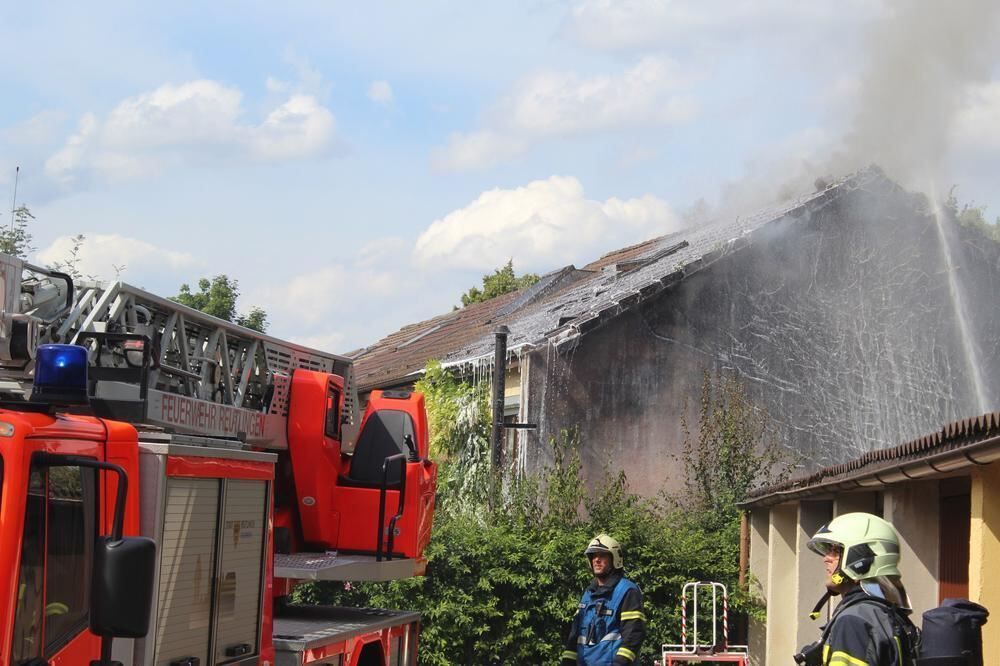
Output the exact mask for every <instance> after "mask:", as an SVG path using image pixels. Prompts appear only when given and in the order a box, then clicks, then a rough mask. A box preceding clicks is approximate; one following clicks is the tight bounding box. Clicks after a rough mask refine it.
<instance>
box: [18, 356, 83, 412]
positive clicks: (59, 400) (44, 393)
mask: <svg viewBox="0 0 1000 666" xmlns="http://www.w3.org/2000/svg"><path fill="white" fill-rule="evenodd" d="M87 365H88V362H87V349H86V348H85V347H80V346H78V345H39V346H38V351H37V352H36V354H35V383H34V387H33V388H32V390H31V400H32V402H47V403H51V404H59V405H85V404H87Z"/></svg>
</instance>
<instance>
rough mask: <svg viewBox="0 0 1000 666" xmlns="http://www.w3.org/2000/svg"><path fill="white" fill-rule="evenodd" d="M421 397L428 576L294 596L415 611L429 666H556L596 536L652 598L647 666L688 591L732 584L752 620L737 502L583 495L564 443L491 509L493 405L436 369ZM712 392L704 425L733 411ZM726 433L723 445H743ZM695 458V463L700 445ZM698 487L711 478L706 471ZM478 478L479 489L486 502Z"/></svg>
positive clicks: (599, 492) (720, 465) (740, 450)
mask: <svg viewBox="0 0 1000 666" xmlns="http://www.w3.org/2000/svg"><path fill="white" fill-rule="evenodd" d="M708 383H709V382H708V380H707V379H706V384H708ZM418 388H419V389H423V390H424V391H425V395H426V397H427V400H428V411H429V416H430V419H431V423H432V427H433V428H434V431H435V434H434V438H433V448H434V450H435V451H436V452H437V453H438V455H439V456H440V457H441V458H442V468H441V472H440V478H441V480H442V486H441V487H442V491H441V493H440V500H441V501H440V502H439V505H438V510H437V514H436V516H435V523H434V535H433V538H432V539H431V543H430V545H429V546H428V548H427V550H426V551H425V555H426V556H427V560H428V564H427V572H426V575H425V576H424V577H421V578H414V579H407V580H401V581H394V582H390V583H362V584H359V585H343V584H330V583H316V584H310V585H304V586H301V587H300V588H299V589H298V590H297V591H296V594H297V597H298V599H299V600H300V601H306V602H322V603H338V604H344V605H353V606H375V607H390V608H409V609H414V610H418V611H420V612H421V613H422V614H423V628H422V632H421V638H420V658H419V663H421V664H430V665H432V666H436V665H446V664H447V665H450V664H469V665H475V666H483V665H486V664H554V663H558V659H559V655H560V653H561V652H562V650H563V645H564V640H565V637H566V632H567V630H568V627H569V621H570V619H571V618H572V615H573V613H574V612H575V608H576V604H577V602H578V600H579V598H580V594H581V593H582V591H583V588H584V587H585V586H586V584H587V582H588V581H589V579H590V574H589V571H588V568H587V561H586V559H585V558H584V556H583V551H584V549H585V548H586V545H587V542H588V541H589V540H590V539H591V538H592V537H593V536H594V535H595V534H597V533H600V532H607V533H610V534H612V535H614V536H615V537H616V538H617V539H618V540H619V541H620V542H621V543H622V544H623V549H624V556H625V568H626V574H627V575H628V576H629V577H630V578H632V579H633V580H635V581H636V582H637V583H638V584H639V585H640V587H641V588H642V590H643V594H644V596H645V609H646V616H647V618H648V623H647V639H646V641H645V644H644V646H643V649H642V653H641V656H640V663H652V659H654V658H656V657H658V653H659V648H660V645H661V644H662V643H664V642H675V641H678V640H679V638H680V599H679V596H680V590H681V587H682V585H683V584H684V583H686V582H688V581H691V580H716V581H720V582H723V583H725V584H726V585H727V587H728V588H729V590H730V591H731V595H732V597H731V599H730V606H731V608H732V609H733V610H735V611H737V612H744V613H745V612H749V611H751V610H752V606H751V604H750V602H749V601H748V599H747V598H746V596H745V595H743V594H742V593H741V591H740V590H739V589H738V588H737V579H738V560H739V515H738V512H737V511H736V509H735V507H734V506H732V505H731V501H732V496H731V495H725V496H719V495H718V493H714V494H710V496H702V495H700V493H701V492H702V490H701V489H704V488H714V486H712V485H711V484H707V485H706V483H705V482H704V481H700V482H697V483H694V484H693V485H692V487H691V490H692V493H691V494H688V495H687V496H684V497H664V498H657V499H645V498H641V497H639V496H637V495H635V494H634V493H631V492H629V490H628V486H627V483H626V479H625V477H624V475H623V474H620V473H619V474H614V473H611V472H610V471H609V472H608V473H607V474H606V475H605V478H604V480H603V482H602V483H599V484H597V486H596V487H594V488H588V487H586V486H585V485H584V481H583V479H582V476H581V473H580V458H579V455H578V451H577V450H578V446H579V441H578V436H577V434H576V433H575V432H574V431H566V432H563V433H562V435H561V436H560V437H559V438H558V439H557V440H553V441H552V442H550V445H551V446H552V447H553V449H554V450H553V460H554V461H555V463H554V465H553V466H552V467H551V468H550V469H548V470H546V471H545V472H544V473H543V474H541V475H540V476H539V477H534V478H527V479H519V480H517V479H515V480H507V482H506V483H505V484H504V486H503V487H504V492H503V493H502V501H500V502H494V503H493V506H492V508H491V506H490V503H489V502H488V501H487V495H488V493H489V492H493V491H494V489H495V488H496V486H495V485H491V483H490V479H489V478H488V470H487V474H486V475H484V474H483V469H482V465H483V464H485V465H488V464H489V460H488V456H486V454H485V452H486V451H488V448H487V447H486V442H487V441H488V437H487V433H488V429H487V428H486V426H487V425H488V420H487V419H488V413H487V410H486V405H485V398H484V397H483V396H485V392H483V391H479V390H478V389H477V388H476V387H469V386H467V385H462V384H461V383H460V382H458V381H457V380H456V379H455V378H454V377H451V376H450V375H449V373H447V372H445V371H443V370H442V369H441V368H440V366H434V367H432V368H429V369H428V373H427V374H426V376H425V379H424V380H423V381H422V382H421V386H418ZM722 388H723V390H724V391H725V390H731V388H732V387H730V388H729V389H727V388H726V387H725V386H723V387H722ZM706 391H707V393H706V396H707V398H706V399H707V400H708V405H709V406H710V407H712V408H711V409H708V410H707V411H704V412H703V416H702V418H706V415H707V417H708V418H712V419H715V418H720V417H726V416H727V414H728V412H727V409H728V408H727V407H726V406H725V405H727V404H729V403H726V402H725V400H723V401H722V403H721V404H722V405H723V406H722V408H721V412H716V411H715V410H714V405H715V404H716V403H715V402H714V399H713V397H712V391H711V389H710V387H709V388H707V389H706ZM476 395H479V396H480V398H476V397H475V396H476ZM722 397H723V398H725V397H726V396H722ZM729 397H731V396H729ZM476 400H482V403H483V404H482V405H481V408H480V409H479V411H478V412H476V414H474V415H473V418H471V419H469V418H466V419H465V420H464V421H460V420H459V419H458V418H457V417H458V412H459V411H460V410H461V409H463V408H466V407H468V405H470V404H473V403H475V402H476ZM733 404H734V405H735V404H737V403H735V402H734V403H733ZM737 406H738V405H737ZM721 423H722V424H723V425H724V424H725V423H726V421H725V418H723V420H722V422H721ZM720 428H721V429H722V430H724V431H726V432H728V433H729V435H726V437H729V436H730V435H732V434H733V433H735V432H736V431H735V430H733V429H732V428H729V430H726V429H725V428H724V427H722V426H720ZM717 430H719V428H715V427H708V428H702V429H701V431H700V432H701V434H700V437H701V438H703V439H706V441H710V442H715V441H716V439H713V437H715V434H716V433H717ZM758 434H759V433H758ZM723 439H725V437H724V438H723ZM726 441H729V440H726ZM747 446H749V447H751V448H753V447H756V446H757V442H756V441H743V443H742V444H740V442H739V441H735V440H733V441H729V445H728V448H723V449H720V450H719V451H717V452H713V453H712V455H713V456H715V457H714V458H712V460H713V461H714V464H715V465H716V466H717V469H720V470H725V469H727V468H728V467H729V466H731V464H733V463H738V464H740V465H745V464H747V459H746V458H745V457H744V456H745V454H746V451H745V450H744V449H745V448H746V447H747ZM688 455H690V456H694V457H695V458H698V456H699V452H698V447H697V446H695V445H694V444H693V443H691V446H689V447H688ZM719 456H721V457H719ZM482 461H485V463H483V462H482ZM751 462H752V460H751ZM703 473H705V474H708V473H709V468H708V467H706V466H703ZM470 474H471V477H470V476H469V475H470ZM469 478H473V479H475V483H477V484H480V486H479V488H478V491H477V489H476V488H475V487H474V486H473V485H472V484H470V483H469ZM748 481H749V480H748ZM727 482H728V481H727ZM716 490H717V488H716ZM720 502H728V503H729V504H728V505H726V506H725V507H723V506H721V505H720V504H719V503H720ZM720 508H724V509H725V510H724V511H723V512H722V513H721V514H720V513H719V511H718V510H719V509H720Z"/></svg>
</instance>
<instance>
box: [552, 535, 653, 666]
mask: <svg viewBox="0 0 1000 666" xmlns="http://www.w3.org/2000/svg"><path fill="white" fill-rule="evenodd" d="M584 555H586V557H587V559H588V560H590V571H591V573H593V574H594V578H593V580H591V581H590V585H588V586H587V589H586V590H584V592H583V597H582V598H581V599H580V605H579V607H578V608H577V611H576V615H574V616H573V626H572V628H571V629H570V632H569V637H568V638H567V639H566V647H565V650H564V651H563V654H562V663H563V664H583V665H584V666H610V665H611V664H632V663H634V662H635V661H636V658H637V657H638V655H639V648H640V647H641V646H642V639H643V636H645V634H646V616H645V615H644V614H643V612H642V591H641V590H639V586H638V585H636V584H635V583H633V582H632V581H630V580H629V579H628V578H625V572H624V566H625V563H624V560H623V559H622V548H621V546H620V545H619V544H618V542H617V541H615V539H613V538H612V537H610V536H608V535H607V534H598V535H597V536H596V537H594V538H593V539H592V540H591V541H590V543H589V544H588V545H587V549H586V550H585V551H584Z"/></svg>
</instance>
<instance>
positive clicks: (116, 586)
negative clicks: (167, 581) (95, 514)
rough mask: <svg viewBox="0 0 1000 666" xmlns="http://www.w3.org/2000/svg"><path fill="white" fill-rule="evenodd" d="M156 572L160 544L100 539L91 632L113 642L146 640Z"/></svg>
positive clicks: (92, 589) (133, 539) (144, 540)
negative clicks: (114, 639)
mask: <svg viewBox="0 0 1000 666" xmlns="http://www.w3.org/2000/svg"><path fill="white" fill-rule="evenodd" d="M155 568H156V542H154V541H153V540H152V539H147V538H146V537H123V538H121V539H117V540H116V539H114V538H113V537H101V538H100V539H98V541H97V549H96V551H95V553H94V570H93V573H92V577H91V585H90V631H91V632H92V633H94V634H96V635H98V636H102V637H109V638H112V637H118V638H142V637H143V636H145V635H146V633H147V632H148V631H149V615H150V608H151V607H152V602H153V579H154V577H155V575H156V571H155Z"/></svg>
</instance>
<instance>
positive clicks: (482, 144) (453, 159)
mask: <svg viewBox="0 0 1000 666" xmlns="http://www.w3.org/2000/svg"><path fill="white" fill-rule="evenodd" d="M527 149H528V142H527V141H525V140H524V139H520V138H517V137H516V136H509V135H505V134H503V133H502V132H495V131H492V130H482V131H478V132H470V133H468V134H465V133H462V132H455V133H453V134H452V135H451V136H449V137H448V143H447V144H446V145H444V146H441V147H438V148H435V149H434V150H433V151H432V152H431V166H432V167H434V168H435V169H439V170H441V171H465V170H467V169H482V168H486V167H491V166H494V165H496V164H500V163H501V162H504V161H506V160H509V159H511V158H512V157H517V156H518V155H521V154H522V153H524V151H526V150H527Z"/></svg>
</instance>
